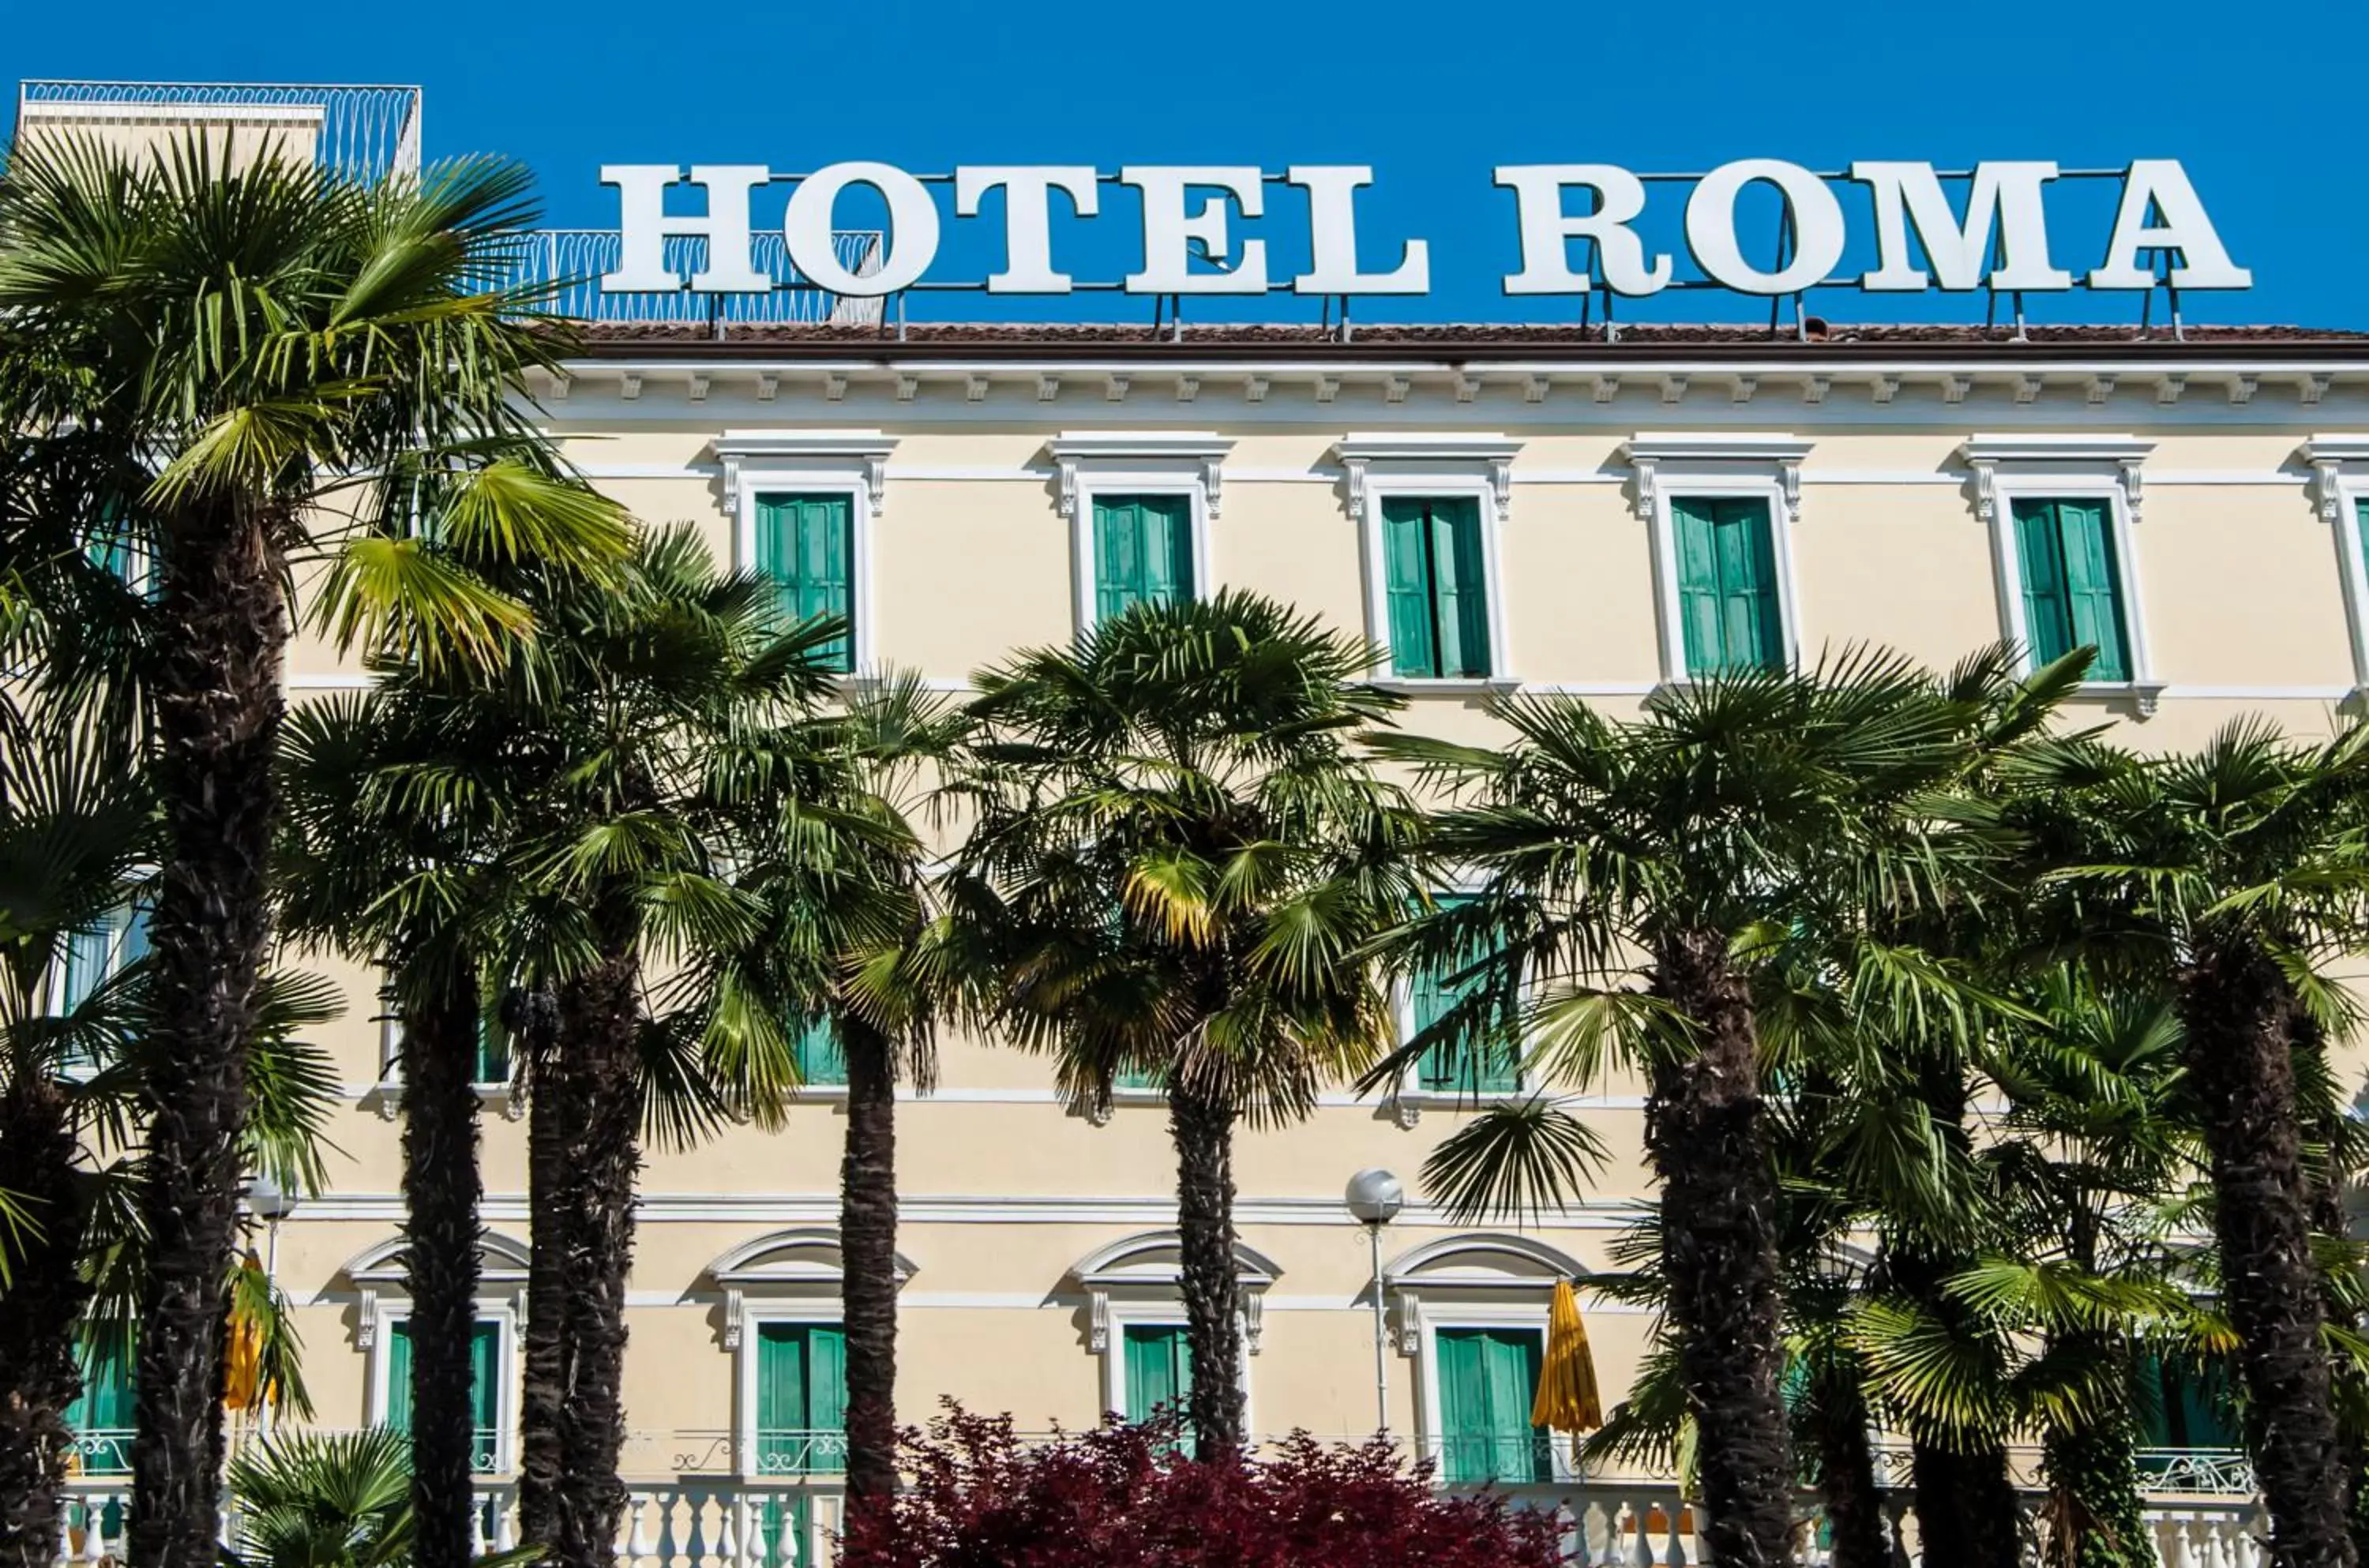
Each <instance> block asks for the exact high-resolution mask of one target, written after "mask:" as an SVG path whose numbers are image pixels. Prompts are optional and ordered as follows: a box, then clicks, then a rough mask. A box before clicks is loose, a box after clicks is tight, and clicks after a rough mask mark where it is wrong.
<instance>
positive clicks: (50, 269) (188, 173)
mask: <svg viewBox="0 0 2369 1568" xmlns="http://www.w3.org/2000/svg"><path fill="white" fill-rule="evenodd" d="M242 151H244V150H243V149H234V148H232V147H231V146H230V145H229V144H228V143H227V141H226V140H224V141H222V142H220V143H217V144H216V145H215V146H214V147H212V149H209V147H208V146H207V144H206V143H205V142H204V141H203V140H201V139H200V138H198V137H196V136H194V135H193V136H191V137H190V138H189V139H188V140H187V141H185V142H184V143H181V144H179V145H177V146H176V147H174V148H172V149H169V150H168V151H167V152H166V153H164V154H161V155H150V154H143V153H136V152H132V151H128V150H125V149H121V148H112V147H109V146H107V145H103V144H100V143H97V142H95V141H90V140H86V139H82V138H78V137H59V138H44V139H40V140H34V141H29V142H27V143H23V144H21V145H19V146H18V147H17V148H16V149H15V150H14V152H13V153H12V155H11V157H10V160H9V164H8V168H7V172H6V177H5V179H0V361H10V362H11V365H12V372H11V374H10V375H8V376H7V377H6V378H0V429H6V430H10V431H30V432H34V433H35V434H36V435H37V436H49V435H52V434H55V433H57V432H61V431H63V430H67V429H74V430H78V431H81V432H85V433H86V441H87V442H88V443H89V445H90V446H91V447H92V448H95V449H96V451H97V453H98V455H99V457H100V458H101V459H102V460H103V461H104V463H105V464H107V465H108V466H109V467H110V468H111V471H112V472H113V473H114V474H115V475H118V476H119V483H118V489H119V492H120V493H121V494H123V495H126V496H128V497H132V498H136V499H135V501H134V504H132V506H131V507H129V508H128V509H127V512H126V515H125V516H124V517H123V518H121V519H120V520H116V521H118V522H119V524H120V526H121V527H122V528H123V529H124V530H125V531H127V532H129V533H130V534H131V535H132V538H133V540H134V541H135V543H136V544H137V546H138V548H139V553H140V554H142V555H144V557H145V558H147V559H149V560H152V561H153V562H154V573H155V578H154V593H155V604H154V625H155V628H156V631H155V650H156V651H155V655H154V660H153V662H152V666H151V668H150V669H149V670H147V671H146V672H145V673H146V675H147V677H148V679H149V681H150V682H151V696H150V702H149V711H151V712H152V713H153V715H154V723H155V738H156V745H157V748H158V763H157V773H156V784H157V790H158V794H159V796H160V799H161V801H162V805H163V813H164V818H165V822H166V848H165V853H164V854H163V855H162V857H161V859H162V864H161V866H160V869H159V873H158V876H157V895H156V903H155V911H154V921H153V948H154V976H153V983H154V1031H155V1040H154V1043H155V1044H156V1045H157V1047H159V1049H158V1061H159V1066H158V1068H157V1077H156V1080H155V1082H154V1085H153V1088H154V1094H155V1098H156V1102H157V1105H158V1113H157V1115H156V1116H154V1118H153V1120H152V1121H151V1122H150V1124H149V1134H148V1137H149V1148H148V1156H147V1166H148V1170H147V1182H146V1186H145V1195H146V1196H145V1200H144V1201H145V1212H146V1219H147V1226H148V1234H149V1244H150V1249H151V1253H150V1267H149V1270H148V1276H147V1281H146V1290H147V1298H146V1302H145V1308H144V1310H143V1312H142V1314H141V1320H142V1324H143V1331H144V1332H143V1335H142V1339H141V1345H140V1352H139V1375H138V1385H139V1410H140V1430H139V1436H138V1438H137V1439H136V1442H135V1445H134V1455H133V1465H134V1486H133V1505H132V1550H133V1553H134V1555H135V1556H137V1557H138V1558H139V1559H140V1560H141V1561H142V1562H143V1563H145V1564H148V1565H149V1568H206V1565H208V1564H210V1563H211V1562H212V1560H213V1557H214V1542H213V1536H214V1531H215V1521H216V1516H217V1512H218V1509H217V1499H218V1494H219V1491H220V1476H221V1470H222V1459H223V1412H222V1406H221V1402H220V1399H219V1392H220V1390H221V1387H222V1372H223V1366H222V1346H221V1344H220V1333H219V1328H220V1324H221V1322H222V1321H223V1260H224V1258H225V1256H226V1255H227V1254H228V1252H229V1250H230V1247H231V1245H232V1242H233V1230H234V1218H235V1208H236V1188H237V1182H238V1176H239V1171H238V1156H237V1150H238V1147H239V1138H240V1123H241V1117H242V1114H243V1108H244V1105H245V1098H246V1097H245V1092H244V1084H243V1080H244V1076H245V1070H246V1052H247V1048H248V1045H249V1042H250V1040H251V1039H252V1037H253V1035H254V1026H255V1017H256V1006H257V983H258V980H259V978H260V976H261V973H262V970H263V965H264V960H265V956H266V954H267V952H268V950H269V942H270V910H269V896H268V889H267V886H266V867H267V863H268V860H269V853H270V850H271V843H272V838H273V834H274V830H275V820H276V817H277V797H276V794H275V790H274V787H273V782H272V765H273V758H274V753H275V750H276V742H277V731H278V727H279V723H280V676H281V669H282V661H283V650H284V647H285V645H286V641H287V636H288V618H289V612H288V606H287V602H286V598H285V592H286V588H285V585H286V583H287V582H288V580H289V563H290V560H291V556H292V552H302V551H306V550H309V549H311V548H313V547H315V546H324V547H326V548H327V549H328V550H329V552H330V554H331V567H330V570H329V572H328V574H327V577H326V591H325V595H324V598H323V600H322V601H321V602H322V609H323V614H324V618H325V624H326V625H328V626H329V627H330V628H331V629H332V630H334V631H335V632H336V633H337V634H338V635H339V636H340V637H341V638H343V639H345V640H347V641H349V642H350V641H354V640H361V641H366V642H372V643H377V642H381V641H383V640H386V639H388V638H390V637H400V638H405V639H408V640H415V641H418V642H421V643H423V644H426V645H428V646H432V647H438V648H441V649H444V650H448V651H450V652H452V653H455V654H459V653H463V652H483V651H484V650H486V648H488V647H490V646H492V645H494V644H496V643H498V641H499V640H500V638H501V637H502V636H504V635H508V634H511V633H515V632H516V631H518V630H521V629H522V628H523V626H524V625H525V624H526V622H527V617H526V614H525V612H524V611H523V609H522V608H521V607H520V606H518V605H517V604H515V603H514V602H513V601H509V600H507V599H505V598H503V597H502V596H500V595H498V594H496V593H494V592H492V591H490V590H488V589H485V588H484V587H483V586H482V585H476V584H471V583H470V582H468V581H467V580H466V578H462V577H457V576H456V575H455V574H454V572H453V571H452V567H451V566H450V565H449V564H441V563H439V562H438V561H436V560H434V559H431V558H430V557H429V556H428V555H423V554H422V553H421V552H420V551H419V550H418V548H417V547H416V544H417V542H416V541H413V540H410V539H407V538H406V537H403V534H404V532H405V530H403V529H402V528H401V527H400V526H397V524H398V523H399V521H400V520H401V519H402V518H403V517H404V516H405V515H406V507H407V502H406V498H404V497H403V496H402V495H401V494H400V486H398V485H395V484H394V483H392V482H390V476H394V475H399V474H401V473H403V472H405V471H406V469H407V468H409V467H412V466H416V465H417V461H418V454H419V453H420V452H422V450H423V449H425V450H427V451H429V452H432V453H433V454H434V459H435V461H434V464H431V465H433V466H441V464H443V463H444V462H445V461H446V460H448V459H449V460H451V461H452V462H453V463H455V464H457V465H458V466H459V467H461V468H463V469H465V470H469V471H472V472H474V473H476V474H481V475H486V476H487V477H488V478H489V480H490V484H489V485H488V487H487V490H486V495H485V498H484V503H485V504H484V505H482V506H481V507H480V508H479V509H477V512H476V515H475V517H474V518H470V517H466V516H464V517H463V519H462V521H461V527H462V530H463V540H462V541H461V544H464V545H466V547H467V553H474V554H476V555H482V556H486V557H492V558H501V557H505V556H507V555H510V554H512V553H514V552H515V551H516V550H517V549H518V548H519V545H520V543H521V539H532V540H534V541H535V542H536V543H537V544H539V545H540V546H542V553H543V554H544V555H552V554H555V553H563V552H574V553H576V554H578V555H581V556H583V557H585V558H588V559H598V558H603V557H606V556H608V555H612V554H613V553H614V551H615V550H616V549H617V548H618V547H619V546H620V544H621V543H622V528H621V527H620V525H619V524H618V522H617V521H616V519H615V517H614V516H613V515H612V513H611V512H610V511H609V510H608V509H604V508H599V507H594V506H590V505H588V504H585V503H583V502H581V501H580V500H578V499H577V498H573V497H568V498H565V500H564V503H563V504H562V505H559V506H556V507H552V506H546V505H545V504H544V503H545V502H547V501H549V500H550V499H551V491H553V490H554V489H555V488H558V487H557V486H553V485H551V484H550V483H549V482H548V481H546V480H545V479H544V476H543V474H542V473H541V472H540V470H539V467H538V465H536V464H532V463H521V462H520V461H517V454H519V453H521V452H523V453H528V454H532V453H536V452H540V450H541V448H540V445H539V441H538V439H537V438H536V437H535V435H534V434H533V432H532V429H531V427H530V426H529V424H528V420H527V410H526V408H525V406H523V404H522V403H521V401H520V399H519V396H518V395H519V394H520V392H521V386H522V378H523V372H525V371H526V369H527V368H529V367H530V366H534V365H545V364H549V363H551V362H553V360H554V357H555V355H556V354H557V353H559V352H561V351H562V349H563V348H564V345H563V344H562V343H561V342H560V341H558V340H557V339H555V338H553V337H551V336H550V335H548V334H547V333H545V332H544V331H542V330H540V329H539V328H538V327H537V326H536V324H535V323H534V322H532V320H530V319H527V318H526V317H525V316H524V315H521V309H520V307H521V305H522V304H524V303H528V302H527V301H526V300H524V299H523V298H522V297H521V296H518V295H515V294H510V293H506V292H503V291H502V290H501V289H500V288H499V287H498V283H497V281H496V280H497V279H498V276H499V269H500V266H501V264H502V262H503V261H504V260H505V258H506V257H507V256H508V254H509V251H510V250H511V249H512V248H513V247H514V246H516V245H517V244H519V243H520V240H521V235H522V232H523V225H524V224H525V223H527V222H528V221H529V220H530V218H531V209H530V208H529V207H528V205H527V204H526V202H525V200H524V196H525V192H526V189H527V180H526V177H525V176H524V174H523V173H522V172H521V171H520V170H518V169H516V168H515V167H512V166H508V165H503V164H498V163H494V162H489V161H483V160H475V161H467V162H463V163H461V164H457V165H451V166H444V167H442V168H440V169H438V170H435V171H432V172H430V173H429V175H428V176H426V177H424V178H422V179H419V180H417V181H413V180H408V179H406V180H395V181H390V182H388V183H385V184H383V185H377V186H362V185H360V184H356V183H353V182H350V181H348V180H346V179H343V178H341V177H338V176H335V175H332V174H328V173H326V172H324V171H322V170H320V169H317V168H313V167H304V166H296V165H294V164H293V163H292V162H291V161H290V160H287V159H284V158H281V157H279V156H273V155H266V156H263V157H260V158H257V159H253V160H251V161H246V162H245V164H244V166H242V160H241V158H240V157H239V156H238V154H239V153H240V152H242ZM357 475H360V476H363V477H360V478H357V477H356V476H357ZM357 513H360V514H361V515H363V516H365V517H368V518H373V519H375V520H376V521H379V522H381V523H382V524H383V526H382V527H380V528H379V529H377V530H376V531H375V532H372V534H371V536H370V537H368V538H363V539H353V540H348V539H347V538H346V536H345V533H344V524H343V522H342V521H340V520H341V519H346V518H351V517H353V516H354V515H355V514H357ZM521 524H524V526H521ZM341 542H343V543H344V547H343V548H339V547H338V545H339V544H340V543H341Z"/></svg>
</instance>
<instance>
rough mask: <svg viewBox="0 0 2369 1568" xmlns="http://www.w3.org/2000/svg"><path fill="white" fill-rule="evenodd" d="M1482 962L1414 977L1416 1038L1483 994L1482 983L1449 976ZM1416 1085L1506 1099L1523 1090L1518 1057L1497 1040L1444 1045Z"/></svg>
mask: <svg viewBox="0 0 2369 1568" xmlns="http://www.w3.org/2000/svg"><path fill="white" fill-rule="evenodd" d="M1439 901H1440V902H1441V903H1442V904H1456V903H1462V902H1464V901H1465V900H1464V899H1463V898H1442V899H1440V900H1439ZM1479 958H1480V955H1478V954H1474V955H1472V956H1470V957H1467V958H1464V959H1462V960H1461V961H1459V962H1458V963H1456V964H1453V965H1451V966H1449V967H1448V968H1447V969H1445V970H1440V969H1434V968H1429V967H1425V968H1423V969H1419V970H1417V971H1416V972H1415V974H1414V976H1413V979H1410V980H1409V981H1408V999H1407V1000H1408V1012H1409V1013H1412V1014H1413V1019H1412V1022H1413V1024H1414V1032H1415V1033H1416V1034H1418V1035H1419V1034H1421V1033H1422V1032H1423V1031H1424V1030H1425V1029H1428V1028H1430V1027H1431V1026H1432V1025H1433V1024H1436V1023H1438V1022H1439V1020H1440V1019H1441V1018H1442V1017H1444V1016H1445V1015H1446V1014H1447V1013H1448V1009H1449V1008H1451V1007H1453V1006H1455V1005H1456V1004H1457V1003H1458V1002H1459V1001H1463V1000H1464V999H1465V998H1466V997H1467V996H1470V995H1471V994H1472V992H1473V991H1474V990H1476V989H1478V987H1479V985H1480V983H1481V982H1480V980H1479V979H1477V978H1467V979H1463V980H1461V981H1460V982H1459V983H1450V980H1449V978H1448V977H1450V976H1454V975H1457V974H1459V972H1460V971H1461V970H1463V969H1465V968H1467V967H1471V965H1472V964H1474V963H1476V962H1478V961H1479ZM1476 1055H1477V1059H1476ZM1416 1082H1418V1083H1420V1084H1421V1085H1422V1086H1423V1088H1424V1089H1425V1090H1426V1091H1428V1092H1430V1093H1440V1094H1459V1093H1461V1094H1505V1093H1512V1092H1513V1091H1514V1090H1516V1089H1518V1088H1520V1087H1521V1071H1520V1067H1519V1063H1518V1061H1517V1059H1516V1053H1515V1052H1514V1051H1513V1050H1512V1049H1511V1048H1509V1047H1505V1046H1503V1045H1501V1044H1499V1043H1498V1042H1496V1041H1489V1042H1486V1043H1484V1044H1482V1045H1479V1046H1475V1045H1473V1044H1472V1043H1471V1042H1467V1041H1441V1042H1440V1043H1439V1044H1437V1045H1435V1046H1433V1047H1431V1048H1430V1049H1428V1050H1426V1051H1425V1052H1424V1053H1423V1059H1422V1061H1421V1062H1420V1064H1419V1065H1418V1066H1417V1068H1416Z"/></svg>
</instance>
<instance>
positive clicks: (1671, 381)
mask: <svg viewBox="0 0 2369 1568" xmlns="http://www.w3.org/2000/svg"><path fill="white" fill-rule="evenodd" d="M1686 397H1687V378H1686V377H1685V376H1682V375H1665V376H1664V377H1663V378H1662V401H1663V402H1664V403H1665V404H1675V403H1683V402H1685V401H1686Z"/></svg>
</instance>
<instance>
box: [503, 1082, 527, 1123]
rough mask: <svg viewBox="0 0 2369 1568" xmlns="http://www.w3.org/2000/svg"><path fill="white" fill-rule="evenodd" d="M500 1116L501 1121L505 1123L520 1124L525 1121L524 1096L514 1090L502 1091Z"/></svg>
mask: <svg viewBox="0 0 2369 1568" xmlns="http://www.w3.org/2000/svg"><path fill="white" fill-rule="evenodd" d="M501 1116H502V1120H504V1121H506V1122H522V1121H524V1120H526V1096H525V1095H523V1094H521V1093H519V1092H518V1091H517V1090H516V1089H506V1090H504V1091H502V1106H501Z"/></svg>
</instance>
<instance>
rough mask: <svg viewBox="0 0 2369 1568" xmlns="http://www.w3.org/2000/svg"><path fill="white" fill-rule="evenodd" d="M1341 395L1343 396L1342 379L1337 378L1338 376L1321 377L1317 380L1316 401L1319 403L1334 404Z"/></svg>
mask: <svg viewBox="0 0 2369 1568" xmlns="http://www.w3.org/2000/svg"><path fill="white" fill-rule="evenodd" d="M1340 395H1341V378H1340V377H1339V376H1337V375H1321V376H1318V377H1317V378H1316V401H1317V402H1319V403H1330V402H1332V401H1333V399H1334V398H1336V397H1338V396H1340Z"/></svg>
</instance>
